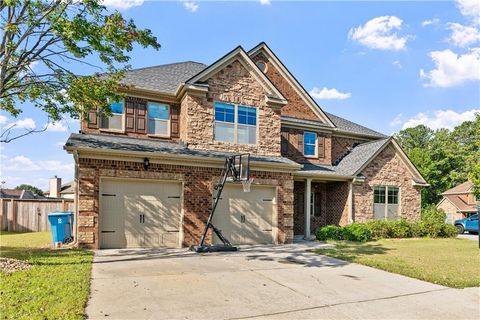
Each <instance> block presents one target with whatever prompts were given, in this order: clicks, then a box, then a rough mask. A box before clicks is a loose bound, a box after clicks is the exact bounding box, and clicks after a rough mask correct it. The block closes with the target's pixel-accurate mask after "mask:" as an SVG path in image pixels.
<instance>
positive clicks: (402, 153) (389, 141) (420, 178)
mask: <svg viewBox="0 0 480 320" xmlns="http://www.w3.org/2000/svg"><path fill="white" fill-rule="evenodd" d="M382 142H383V144H382ZM368 144H372V145H375V146H377V147H378V148H371V150H370V151H369V152H366V153H367V154H369V155H370V158H369V159H367V160H366V161H364V162H363V165H362V166H361V167H360V168H359V169H357V171H356V172H355V174H354V175H358V174H360V173H361V172H362V171H363V169H365V168H366V167H367V166H368V165H369V164H370V162H372V161H373V159H375V158H376V157H377V156H378V155H379V154H380V152H382V151H383V150H384V149H385V148H386V147H387V146H388V145H390V144H392V146H393V147H394V148H395V150H396V151H397V152H398V155H399V156H400V158H401V159H402V160H403V162H404V163H405V165H406V166H407V169H408V170H409V171H410V173H411V174H412V175H413V176H414V178H416V179H417V180H415V183H416V184H418V185H421V186H427V185H428V183H427V181H425V179H424V178H423V176H422V174H421V173H420V171H418V169H417V168H416V167H415V165H414V164H413V162H412V161H411V160H410V158H409V157H408V156H407V154H406V153H405V151H403V149H402V148H401V147H400V145H399V144H398V142H397V141H396V140H395V139H394V138H393V137H390V138H388V139H382V140H378V141H374V142H367V143H362V144H360V145H358V146H357V147H355V148H354V149H353V150H355V149H357V148H359V147H360V148H362V147H363V148H364V147H365V145H368ZM374 149H377V150H374ZM352 153H353V152H352ZM342 161H343V160H342ZM342 161H341V162H342ZM341 162H340V163H341Z"/></svg>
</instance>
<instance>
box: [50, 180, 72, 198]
mask: <svg viewBox="0 0 480 320" xmlns="http://www.w3.org/2000/svg"><path fill="white" fill-rule="evenodd" d="M44 195H45V196H46V197H47V198H65V199H74V198H75V190H74V188H73V181H70V182H67V183H65V184H62V179H61V178H58V177H57V176H55V177H53V178H51V179H50V189H49V190H48V191H45V192H44Z"/></svg>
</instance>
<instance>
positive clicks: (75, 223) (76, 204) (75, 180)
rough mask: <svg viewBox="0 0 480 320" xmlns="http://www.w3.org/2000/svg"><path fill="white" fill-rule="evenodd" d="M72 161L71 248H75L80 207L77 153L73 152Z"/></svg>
mask: <svg viewBox="0 0 480 320" xmlns="http://www.w3.org/2000/svg"><path fill="white" fill-rule="evenodd" d="M73 159H74V161H75V172H74V176H73V184H74V189H75V193H74V198H73V199H74V202H73V203H74V207H75V209H74V211H75V212H74V213H73V232H74V235H73V243H72V245H73V246H77V244H78V209H79V208H80V205H79V199H80V196H79V190H80V187H79V185H78V152H77V151H73Z"/></svg>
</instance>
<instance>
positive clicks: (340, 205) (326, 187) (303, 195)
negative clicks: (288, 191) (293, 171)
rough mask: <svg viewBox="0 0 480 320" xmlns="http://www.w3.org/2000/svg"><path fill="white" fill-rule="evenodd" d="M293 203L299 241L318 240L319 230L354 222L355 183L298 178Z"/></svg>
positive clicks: (295, 226)
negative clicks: (316, 232)
mask: <svg viewBox="0 0 480 320" xmlns="http://www.w3.org/2000/svg"><path fill="white" fill-rule="evenodd" d="M293 201H294V202H293V203H294V209H293V210H294V211H293V232H294V238H295V239H297V240H298V239H314V238H315V231H316V230H317V229H318V228H319V227H322V226H326V225H346V224H349V223H352V222H353V187H352V181H351V180H343V181H332V180H325V179H319V178H296V180H295V181H294V200H293Z"/></svg>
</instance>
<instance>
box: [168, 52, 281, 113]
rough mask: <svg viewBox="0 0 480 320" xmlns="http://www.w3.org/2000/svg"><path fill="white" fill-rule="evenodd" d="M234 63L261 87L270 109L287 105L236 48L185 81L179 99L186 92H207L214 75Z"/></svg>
mask: <svg viewBox="0 0 480 320" xmlns="http://www.w3.org/2000/svg"><path fill="white" fill-rule="evenodd" d="M234 62H239V63H240V64H241V65H242V66H243V67H244V68H245V69H246V70H247V71H248V72H249V74H250V75H251V76H252V77H253V78H254V79H255V80H256V81H257V82H258V83H260V85H261V86H262V87H263V89H264V90H265V93H266V95H265V100H266V103H267V105H269V106H272V107H282V106H284V105H286V104H287V100H286V99H285V97H284V96H283V95H282V93H281V92H280V91H279V90H278V89H277V88H276V87H275V85H274V84H273V83H272V82H271V81H270V79H269V78H268V77H267V76H266V75H265V74H264V73H263V72H262V71H261V70H260V69H259V68H258V66H257V65H256V64H255V62H254V61H252V59H251V58H250V56H249V55H248V54H247V53H246V52H245V50H244V49H243V48H242V47H241V46H238V47H236V48H235V49H233V50H232V51H230V52H229V53H227V54H226V55H224V56H223V57H221V58H220V59H218V60H217V61H215V62H214V63H212V64H211V65H209V66H208V67H207V68H205V69H204V70H202V71H201V72H199V73H198V74H196V75H195V76H193V77H192V78H190V79H188V80H187V81H185V84H184V85H183V86H181V87H180V88H179V90H178V92H177V95H178V96H180V98H181V97H182V96H183V93H184V92H186V91H198V92H205V93H206V92H207V91H208V80H209V79H210V78H212V77H213V76H214V75H216V74H217V73H218V72H220V71H222V70H224V69H225V68H226V67H228V66H231V65H232V64H233V63H234Z"/></svg>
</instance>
